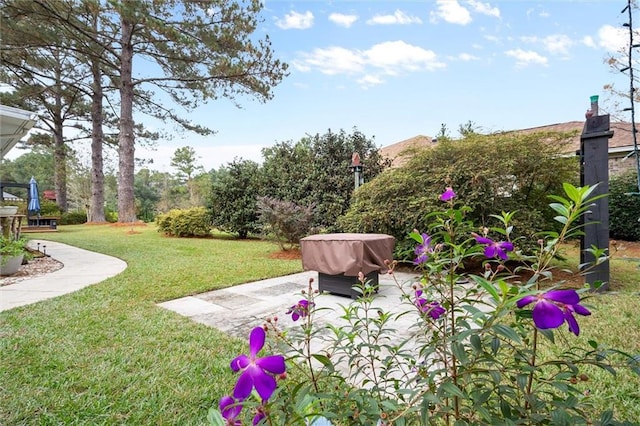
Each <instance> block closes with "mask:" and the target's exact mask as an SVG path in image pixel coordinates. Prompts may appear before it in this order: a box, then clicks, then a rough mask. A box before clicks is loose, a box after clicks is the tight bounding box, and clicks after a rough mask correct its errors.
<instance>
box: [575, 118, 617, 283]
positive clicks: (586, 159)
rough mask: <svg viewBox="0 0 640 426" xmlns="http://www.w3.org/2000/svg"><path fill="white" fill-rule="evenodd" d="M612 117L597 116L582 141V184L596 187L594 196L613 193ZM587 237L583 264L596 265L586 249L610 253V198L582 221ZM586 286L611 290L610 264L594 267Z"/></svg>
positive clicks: (589, 121) (587, 125)
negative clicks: (610, 150)
mask: <svg viewBox="0 0 640 426" xmlns="http://www.w3.org/2000/svg"><path fill="white" fill-rule="evenodd" d="M612 136H613V131H611V130H610V127H609V115H594V116H592V117H587V121H586V123H585V125H584V128H583V130H582V135H581V137H580V184H581V186H585V185H595V184H598V186H597V187H596V189H595V190H594V191H593V192H592V194H591V195H592V196H597V195H603V194H608V193H609V138H611V137H612ZM582 223H583V224H586V225H585V227H584V233H585V234H584V235H583V236H582V238H581V240H580V263H581V264H585V263H592V262H594V261H595V258H594V257H593V255H591V254H590V253H587V252H585V249H587V248H589V247H591V246H596V247H598V248H605V249H607V252H606V253H607V254H609V197H608V196H606V197H602V198H600V199H599V200H597V201H596V202H595V205H594V206H592V207H591V209H590V213H587V214H585V215H584V216H583V218H582ZM585 282H587V283H589V284H594V283H596V282H602V283H604V284H603V285H602V286H601V287H600V290H603V291H604V290H607V289H608V288H609V261H606V262H603V263H601V264H600V265H596V266H593V267H592V268H591V269H590V270H589V272H588V273H587V274H586V276H585Z"/></svg>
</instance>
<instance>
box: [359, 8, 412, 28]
mask: <svg viewBox="0 0 640 426" xmlns="http://www.w3.org/2000/svg"><path fill="white" fill-rule="evenodd" d="M367 24H369V25H394V24H400V25H408V24H422V20H421V19H420V18H418V17H417V16H410V15H407V14H406V13H404V12H403V11H401V10H396V11H395V12H394V13H393V15H375V16H374V17H373V18H371V19H369V20H368V21H367Z"/></svg>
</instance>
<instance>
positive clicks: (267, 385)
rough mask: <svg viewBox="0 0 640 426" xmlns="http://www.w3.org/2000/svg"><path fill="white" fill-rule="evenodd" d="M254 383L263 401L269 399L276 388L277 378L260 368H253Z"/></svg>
mask: <svg viewBox="0 0 640 426" xmlns="http://www.w3.org/2000/svg"><path fill="white" fill-rule="evenodd" d="M253 384H254V386H255V387H256V391H258V395H260V398H262V400H263V401H266V400H268V399H269V398H271V395H273V391H275V390H276V379H274V378H273V376H270V375H269V374H267V373H265V372H264V371H262V370H261V369H259V368H256V369H254V370H253Z"/></svg>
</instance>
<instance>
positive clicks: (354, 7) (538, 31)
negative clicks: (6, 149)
mask: <svg viewBox="0 0 640 426" xmlns="http://www.w3.org/2000/svg"><path fill="white" fill-rule="evenodd" d="M626 3H627V2H626V1H625V0H599V1H595V0H594V1H587V0H582V1H579V0H576V1H571V0H544V1H526V0H501V1H486V2H485V1H480V0H424V1H421V0H412V1H374V0H369V1H364V0H361V1H337V0H336V1H303V0H296V1H293V0H290V1H280V0H266V3H265V7H264V9H263V11H262V13H261V18H262V20H263V22H262V23H261V24H260V26H259V27H258V30H257V33H256V35H257V36H264V35H268V36H269V38H270V40H271V47H272V50H273V52H274V55H275V57H277V58H278V59H280V60H282V61H284V62H286V63H288V64H289V75H288V76H287V77H285V78H284V79H283V81H282V82H281V83H280V84H279V85H278V86H276V87H275V88H274V89H273V99H272V100H270V101H267V102H266V103H261V102H259V101H257V100H253V99H251V98H243V99H241V108H236V106H235V105H234V104H233V103H232V102H230V101H228V100H226V99H223V98H222V99H218V100H216V101H214V102H211V103H209V104H207V105H204V106H201V107H200V108H198V109H197V110H196V111H194V112H191V113H189V114H188V117H189V118H190V119H191V120H192V121H193V122H195V123H198V124H202V125H205V126H208V127H210V128H212V129H214V130H215V131H216V132H217V133H216V134H215V135H212V136H206V137H202V136H198V135H195V134H184V135H181V134H177V133H176V134H175V135H174V138H173V139H172V140H170V141H160V142H159V146H158V148H157V149H156V150H155V151H150V150H148V149H146V148H144V147H138V148H137V150H136V157H141V158H147V159H153V164H149V165H148V167H149V168H151V169H155V170H160V171H168V172H175V170H174V169H172V168H171V167H170V159H171V156H172V155H173V153H174V152H175V150H176V149H177V148H180V147H183V146H191V147H193V148H194V149H195V151H196V153H197V155H198V162H199V164H200V165H202V166H203V167H204V168H205V169H206V170H210V169H212V168H216V169H217V168H219V167H220V166H224V165H226V164H227V163H229V162H230V161H233V160H234V158H242V159H248V160H254V161H258V162H260V161H261V158H262V156H261V150H262V149H263V148H264V147H268V146H271V145H273V144H275V143H277V142H285V141H294V142H295V141H298V140H300V139H301V138H303V137H305V136H306V135H315V134H321V135H322V134H324V133H326V132H327V131H328V130H329V129H331V130H332V131H339V130H341V129H343V130H345V131H346V132H348V133H350V132H351V131H352V130H353V129H354V128H357V129H358V130H359V131H360V132H362V133H363V134H364V135H365V136H367V137H369V138H372V139H373V140H374V141H375V143H376V145H377V146H378V147H383V146H387V145H391V144H393V143H396V142H400V141H402V140H405V139H408V138H411V137H414V136H417V135H426V136H434V135H436V134H437V133H438V132H439V131H440V128H441V125H442V124H445V125H446V126H447V128H448V129H449V131H450V134H451V136H453V137H455V136H457V129H458V126H459V125H461V124H463V123H466V122H468V121H472V122H473V123H475V125H476V126H477V127H478V129H480V130H481V131H483V132H493V131H500V130H514V129H523V128H530V127H537V126H543V125H548V124H555V123H562V122H567V121H575V120H584V117H585V111H586V110H587V109H588V108H589V106H590V100H589V99H590V96H591V95H599V97H600V113H601V114H603V113H610V114H612V115H614V114H616V115H617V114H618V111H616V110H615V108H616V107H614V106H613V103H614V102H613V99H612V98H611V96H610V95H609V94H608V92H607V91H605V90H604V86H605V85H606V84H614V85H615V87H616V88H619V89H620V90H628V87H629V81H628V77H627V76H625V75H624V74H621V73H619V72H614V71H612V69H611V68H610V67H609V66H608V65H607V64H606V59H607V57H608V55H610V54H612V53H613V52H615V51H617V50H619V49H620V48H621V47H622V46H624V44H625V42H628V40H629V33H628V30H627V29H626V28H623V27H622V24H623V23H624V22H628V14H627V13H626V12H625V13H621V11H622V10H623V9H624V7H625V6H626ZM636 15H637V13H636ZM634 19H638V17H636V16H634ZM639 22H640V21H639ZM134 71H135V70H134ZM627 102H628V101H627ZM624 106H626V105H624ZM620 108H621V107H620ZM621 118H622V119H625V118H626V117H624V115H623V116H621ZM626 119H630V117H629V118H626ZM152 126H162V123H154V124H153V125H152ZM14 153H15V150H14ZM9 158H10V157H9Z"/></svg>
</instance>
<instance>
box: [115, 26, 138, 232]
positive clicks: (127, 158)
mask: <svg viewBox="0 0 640 426" xmlns="http://www.w3.org/2000/svg"><path fill="white" fill-rule="evenodd" d="M120 21H121V23H122V39H121V43H122V51H121V52H120V135H119V137H118V160H119V161H118V170H119V174H118V221H119V222H124V223H130V222H135V221H136V205H135V197H134V194H133V177H134V166H135V163H134V153H135V137H134V134H133V82H132V66H133V44H132V40H131V37H132V34H133V23H132V22H130V19H129V18H127V17H125V16H123V15H121V16H120Z"/></svg>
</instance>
